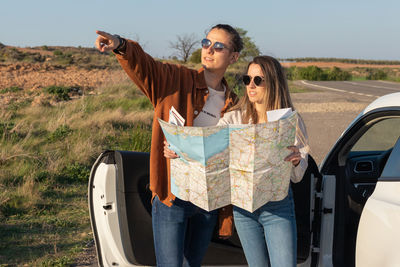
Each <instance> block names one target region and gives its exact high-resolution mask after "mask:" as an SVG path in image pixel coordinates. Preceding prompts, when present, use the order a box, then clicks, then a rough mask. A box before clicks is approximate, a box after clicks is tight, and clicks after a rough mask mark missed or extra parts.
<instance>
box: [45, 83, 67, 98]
mask: <svg viewBox="0 0 400 267" xmlns="http://www.w3.org/2000/svg"><path fill="white" fill-rule="evenodd" d="M43 90H44V91H45V92H46V93H48V94H51V95H55V96H56V98H57V99H58V100H70V99H71V98H70V97H69V95H68V93H69V92H71V87H64V86H56V85H52V86H48V87H45V88H44V89H43Z"/></svg>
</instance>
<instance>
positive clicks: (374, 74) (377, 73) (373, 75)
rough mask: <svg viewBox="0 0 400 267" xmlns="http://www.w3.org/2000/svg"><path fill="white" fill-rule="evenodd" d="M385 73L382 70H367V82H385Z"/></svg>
mask: <svg viewBox="0 0 400 267" xmlns="http://www.w3.org/2000/svg"><path fill="white" fill-rule="evenodd" d="M386 79H387V73H386V72H384V71H383V70H375V69H374V70H369V72H368V75H367V80H386Z"/></svg>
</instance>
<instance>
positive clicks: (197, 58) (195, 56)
mask: <svg viewBox="0 0 400 267" xmlns="http://www.w3.org/2000/svg"><path fill="white" fill-rule="evenodd" d="M189 61H190V62H192V63H196V64H197V63H201V48H199V49H197V50H196V51H194V52H193V53H192V55H191V56H190V58H189Z"/></svg>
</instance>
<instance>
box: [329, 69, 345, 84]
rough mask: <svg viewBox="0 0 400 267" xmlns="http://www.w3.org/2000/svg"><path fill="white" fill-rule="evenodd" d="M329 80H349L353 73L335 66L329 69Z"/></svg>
mask: <svg viewBox="0 0 400 267" xmlns="http://www.w3.org/2000/svg"><path fill="white" fill-rule="evenodd" d="M327 74H328V75H327V80H328V81H348V80H351V74H350V73H349V72H347V71H343V70H341V69H340V68H338V67H333V68H332V69H330V70H328V71H327Z"/></svg>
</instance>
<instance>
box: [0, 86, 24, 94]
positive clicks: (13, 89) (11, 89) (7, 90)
mask: <svg viewBox="0 0 400 267" xmlns="http://www.w3.org/2000/svg"><path fill="white" fill-rule="evenodd" d="M21 90H23V89H22V88H21V87H18V86H11V87H7V88H4V89H2V90H0V93H1V94H4V93H16V92H19V91H21Z"/></svg>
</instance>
